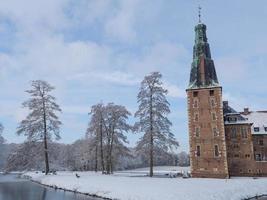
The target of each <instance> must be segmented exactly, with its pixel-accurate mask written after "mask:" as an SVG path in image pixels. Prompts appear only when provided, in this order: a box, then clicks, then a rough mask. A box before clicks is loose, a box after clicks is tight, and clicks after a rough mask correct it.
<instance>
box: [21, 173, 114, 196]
mask: <svg viewBox="0 0 267 200" xmlns="http://www.w3.org/2000/svg"><path fill="white" fill-rule="evenodd" d="M20 175H21V178H24V179H27V180H29V181H31V182H33V183H36V184H38V185H41V186H43V187H48V188H52V189H54V190H62V191H64V192H72V193H75V194H81V195H85V196H87V197H93V198H98V199H99V200H101V199H103V200H117V199H111V198H107V197H102V196H99V195H96V194H90V193H87V192H79V191H76V190H70V189H66V188H61V187H58V186H56V185H47V184H43V183H41V182H39V181H36V180H33V179H32V177H31V176H27V175H23V174H20Z"/></svg>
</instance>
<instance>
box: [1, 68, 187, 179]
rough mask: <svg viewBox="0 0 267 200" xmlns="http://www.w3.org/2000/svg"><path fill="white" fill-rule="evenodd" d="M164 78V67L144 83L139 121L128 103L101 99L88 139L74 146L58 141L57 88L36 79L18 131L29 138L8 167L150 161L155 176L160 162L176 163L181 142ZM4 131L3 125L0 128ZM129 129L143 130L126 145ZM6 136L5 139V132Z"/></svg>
mask: <svg viewBox="0 0 267 200" xmlns="http://www.w3.org/2000/svg"><path fill="white" fill-rule="evenodd" d="M161 78H162V75H161V74H160V73H159V72H153V73H151V74H149V75H147V76H145V77H144V79H143V81H142V82H141V86H140V90H139V93H138V94H137V103H138V109H137V111H136V112H135V113H134V117H135V119H136V122H135V123H134V124H130V123H129V122H128V121H129V120H128V118H129V117H130V116H131V115H132V114H131V113H130V112H129V111H128V110H127V108H126V107H124V106H122V105H117V104H115V103H112V102H111V103H107V104H103V103H98V104H96V105H93V106H92V107H91V111H90V113H89V115H90V118H89V119H90V120H89V123H88V129H87V131H86V134H85V136H86V137H85V138H86V139H84V140H78V141H76V142H75V143H74V144H72V145H63V144H58V143H55V142H53V141H54V140H59V139H60V126H61V125H62V123H61V121H60V120H59V118H58V113H60V112H61V109H60V106H59V105H58V104H57V103H56V98H55V97H54V96H52V95H51V92H52V91H53V90H54V89H55V88H54V87H53V86H51V85H50V84H49V83H47V82H46V81H42V80H36V81H32V84H31V89H29V90H27V91H26V92H27V93H28V94H29V96H30V98H29V99H28V100H26V101H25V102H23V104H22V105H23V107H25V108H27V109H28V110H29V113H28V115H27V116H26V118H25V119H24V120H22V121H21V122H20V124H19V126H18V128H17V134H18V135H21V134H23V135H25V136H26V137H27V141H26V142H25V143H24V144H21V145H19V146H18V147H17V148H15V149H14V150H13V151H12V152H11V154H10V155H9V156H8V158H7V164H6V169H7V170H15V168H17V169H18V168H19V170H24V169H31V168H32V169H45V173H46V174H47V173H49V171H50V170H51V169H52V168H54V169H61V168H62V169H71V170H95V171H98V170H101V171H102V173H104V174H111V173H112V172H113V171H114V170H117V169H129V168H133V167H145V166H149V167H150V173H149V174H150V176H153V166H154V165H155V164H156V165H167V164H168V165H176V164H177V163H178V160H179V158H178V155H175V153H174V152H175V149H176V148H177V147H178V142H177V140H176V139H175V137H174V134H173V133H172V132H171V129H170V127H171V126H172V123H171V122H170V120H169V119H168V114H169V113H170V108H169V106H170V104H169V102H168V101H167V98H166V95H167V93H168V91H167V90H166V89H165V88H164V87H163V83H162V81H161ZM2 130H3V126H2V125H0V133H1V132H2ZM129 134H139V135H140V139H139V141H138V142H137V145H136V147H135V148H133V149H131V148H128V147H127V144H128V140H127V136H128V135H129ZM1 140H2V143H3V139H1V134H0V142H1ZM187 157H188V156H187ZM33 158H34V159H33ZM180 158H181V156H180ZM42 160H44V162H42ZM127 163H128V164H127ZM185 163H188V161H186V162H185ZM50 165H51V166H50Z"/></svg>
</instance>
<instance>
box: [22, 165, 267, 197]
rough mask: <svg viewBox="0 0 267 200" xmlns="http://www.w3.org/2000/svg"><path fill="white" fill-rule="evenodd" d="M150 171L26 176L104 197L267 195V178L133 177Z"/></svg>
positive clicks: (166, 169)
mask: <svg viewBox="0 0 267 200" xmlns="http://www.w3.org/2000/svg"><path fill="white" fill-rule="evenodd" d="M181 170H188V169H187V168H182V169H181V168H173V167H172V168H166V167H159V168H156V173H158V174H161V173H166V172H173V171H181ZM137 172H141V173H140V175H143V174H144V173H147V169H139V170H130V171H124V172H118V173H115V174H114V175H102V174H100V173H95V172H77V173H78V174H79V175H80V178H76V176H75V173H76V172H58V173H57V175H48V176H45V175H43V174H41V173H35V172H28V173H26V174H25V175H27V176H30V177H32V179H33V180H35V181H38V182H40V183H42V184H45V185H51V186H54V185H56V186H57V187H60V188H65V189H68V190H76V191H79V192H82V193H89V194H92V195H97V196H101V197H107V198H111V199H121V200H175V199H181V200H196V199H197V200H211V199H212V200H213V199H214V200H215V199H216V200H235V199H236V200H241V199H244V198H246V197H252V196H255V195H259V194H267V178H259V179H253V178H233V179H228V180H226V179H197V178H189V179H183V178H149V177H142V176H138V177H136V176H133V174H136V173H137Z"/></svg>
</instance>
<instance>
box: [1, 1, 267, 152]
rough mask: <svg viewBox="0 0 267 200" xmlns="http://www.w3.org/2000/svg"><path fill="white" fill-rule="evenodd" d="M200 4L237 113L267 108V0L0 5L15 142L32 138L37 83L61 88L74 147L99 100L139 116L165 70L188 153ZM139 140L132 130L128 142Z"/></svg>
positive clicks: (8, 126)
mask: <svg viewBox="0 0 267 200" xmlns="http://www.w3.org/2000/svg"><path fill="white" fill-rule="evenodd" d="M199 4H200V5H201V6H202V22H203V23H205V24H206V25H207V36H208V41H209V44H210V48H211V54H212V58H213V60H214V62H215V67H216V70H217V76H218V79H219V82H220V84H221V86H222V87H223V99H224V100H228V101H229V104H230V105H231V106H232V107H234V108H235V109H236V110H240V111H241V110H242V109H243V108H244V107H249V108H250V109H251V110H267V93H266V91H267V79H266V72H267V39H266V33H267V26H266V24H267V2H266V1H265V0H258V1H250V0H235V1H233V0H224V1H214V0H202V1H201V0H195V1H194V0H168V1H166V0H46V1H41V0H25V1H21V0H9V1H0V122H1V123H2V124H3V125H4V126H5V130H4V133H3V136H4V137H5V139H6V140H7V142H8V143H10V142H15V143H18V142H23V141H24V140H25V139H26V138H25V137H24V136H17V135H16V128H17V126H18V124H19V122H20V121H21V120H22V119H24V118H25V116H26V115H27V110H25V109H23V108H22V102H23V101H25V100H27V98H28V96H27V94H26V93H25V90H27V89H30V81H31V80H38V79H42V80H46V81H48V82H49V83H50V84H51V85H53V86H55V87H56V89H55V91H54V92H53V95H54V96H55V97H56V98H57V102H58V104H60V106H61V108H62V110H63V112H62V113H61V114H60V115H59V116H60V119H61V120H62V122H63V125H62V127H61V137H62V139H61V140H60V141H59V142H62V143H72V142H74V141H75V140H77V139H80V138H83V137H84V136H85V131H86V128H87V125H88V121H89V119H90V118H89V116H88V112H89V111H90V107H91V106H92V105H94V104H96V103H98V102H101V101H102V102H103V103H108V102H114V103H116V104H121V105H124V106H126V107H127V108H128V109H129V111H130V112H131V113H132V114H134V112H135V111H136V110H137V107H138V104H137V99H136V96H137V93H138V90H139V87H140V81H141V80H142V79H143V77H144V76H145V75H147V74H149V73H151V72H153V71H159V72H161V73H162V75H163V82H164V87H166V88H167V89H168V90H169V94H168V96H167V98H168V101H169V102H170V104H171V107H170V108H171V114H170V115H169V119H170V120H171V122H172V123H173V126H172V132H173V133H174V134H175V137H176V138H177V140H178V141H179V143H180V147H179V149H178V150H179V151H182V150H185V151H188V146H189V144H188V130H187V107H186V94H185V89H186V88H187V86H188V81H189V73H190V67H191V62H192V51H193V50H192V48H193V44H194V26H195V25H196V24H197V23H198V5H199ZM135 120H136V119H134V118H133V117H131V118H130V120H129V121H130V123H134V122H135ZM139 137H141V135H140V134H132V133H129V134H128V139H129V142H130V144H129V145H130V146H134V145H135V143H136V141H137V140H138V138H139Z"/></svg>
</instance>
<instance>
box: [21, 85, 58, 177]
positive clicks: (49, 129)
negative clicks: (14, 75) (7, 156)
mask: <svg viewBox="0 0 267 200" xmlns="http://www.w3.org/2000/svg"><path fill="white" fill-rule="evenodd" d="M31 86H32V89H31V90H26V92H27V93H28V94H29V95H30V96H31V98H30V99H29V100H27V101H25V102H24V103H23V104H22V105H23V107H24V108H28V109H29V111H30V113H29V114H28V116H27V117H26V119H24V120H22V121H21V122H20V125H19V126H18V128H17V134H18V135H21V134H24V135H25V136H27V139H28V141H42V142H43V145H44V156H45V173H46V174H48V172H49V158H48V141H50V140H52V136H55V139H56V140H59V139H60V134H59V128H60V125H61V124H62V123H61V121H60V120H59V118H58V116H57V114H56V113H57V112H61V109H60V107H59V105H58V104H57V103H56V98H55V97H54V96H52V95H51V94H50V93H51V91H52V90H54V89H55V88H54V87H53V86H51V85H50V84H49V83H47V82H46V81H42V80H36V81H32V83H31Z"/></svg>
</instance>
